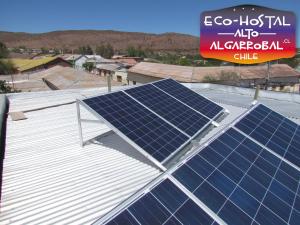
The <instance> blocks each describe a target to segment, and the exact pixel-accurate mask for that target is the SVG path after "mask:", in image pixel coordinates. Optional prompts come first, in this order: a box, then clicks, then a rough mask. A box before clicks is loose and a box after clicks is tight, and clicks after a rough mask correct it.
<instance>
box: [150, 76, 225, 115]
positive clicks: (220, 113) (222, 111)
mask: <svg viewBox="0 0 300 225" xmlns="http://www.w3.org/2000/svg"><path fill="white" fill-rule="evenodd" d="M168 79H171V80H173V81H175V82H177V83H178V84H180V85H183V84H181V83H179V82H178V81H176V80H174V79H172V78H165V79H162V80H157V81H154V82H151V84H154V83H157V82H160V81H163V80H168ZM145 85H146V84H145ZM154 86H155V85H154ZM183 86H185V85H183ZM155 87H156V88H158V89H159V90H161V91H163V92H164V93H166V94H168V95H170V96H172V97H173V98H175V99H176V100H177V101H180V102H181V103H183V104H184V105H186V106H188V107H189V108H191V109H193V110H194V111H196V112H198V113H200V114H201V115H203V116H205V117H207V118H208V119H209V120H212V121H215V120H216V119H217V118H218V117H219V116H220V115H222V114H223V113H225V112H226V109H224V108H223V107H222V110H221V111H220V112H219V113H218V114H217V115H215V116H214V117H213V118H211V119H210V118H209V117H208V116H206V115H204V114H202V113H201V112H199V111H197V110H196V109H194V108H192V107H191V106H189V105H187V104H185V103H184V102H182V101H181V100H179V99H177V98H176V97H175V96H173V95H171V94H169V93H167V92H166V91H164V90H162V89H161V88H159V87H157V86H155ZM185 87H186V86H185ZM186 88H188V87H186ZM195 93H196V94H198V93H197V92H195ZM198 95H200V94H198ZM201 97H203V98H205V99H206V100H208V101H211V102H213V103H215V104H216V105H218V106H220V105H219V104H218V103H217V102H215V101H213V100H211V99H209V98H207V97H205V96H204V95H201Z"/></svg>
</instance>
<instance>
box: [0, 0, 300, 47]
mask: <svg viewBox="0 0 300 225" xmlns="http://www.w3.org/2000/svg"><path fill="white" fill-rule="evenodd" d="M240 4H254V5H261V6H266V7H271V8H275V9H280V10H288V11H293V12H294V13H295V14H296V16H297V20H298V23H297V45H298V46H300V19H299V18H300V10H299V8H300V0H253V1H242V0H239V1H228V0H148V1H145V0H144V1H143V0H127V1H124V0H86V1H75V0H72V1H71V0H1V4H0V6H1V7H0V30H1V31H14V32H30V33H43V32H48V31H54V30H82V29H91V30H119V31H132V32H135V31H136V32H147V33H165V32H178V33H185V34H191V35H195V36H199V35H200V25H199V24H200V23H199V18H200V14H201V12H202V11H206V10H216V9H221V8H225V7H229V6H236V5H240Z"/></svg>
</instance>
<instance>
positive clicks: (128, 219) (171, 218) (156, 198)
mask: <svg viewBox="0 0 300 225" xmlns="http://www.w3.org/2000/svg"><path fill="white" fill-rule="evenodd" d="M106 224H107V225H135V224H143V225H155V224H166V225H182V224H183V225H191V224H195V225H196V224H197V225H199V224H201V225H210V224H213V225H217V224H218V223H217V222H215V221H214V220H213V219H212V218H211V217H210V216H209V215H208V214H207V213H206V212H205V211H203V210H202V209H201V208H200V207H199V206H198V205H197V204H196V203H195V202H194V201H192V200H191V199H190V198H189V197H188V196H187V195H186V194H185V193H184V192H183V191H182V190H180V189H179V188H178V187H177V186H176V185H175V184H174V183H172V181H170V180H169V179H166V180H164V181H162V182H161V183H160V184H158V185H157V186H156V187H155V188H153V189H152V190H151V191H150V192H148V193H147V194H145V195H143V196H142V197H140V198H139V199H138V200H136V201H135V202H133V203H132V204H131V205H130V206H128V207H127V208H125V209H124V210H123V211H121V212H120V213H119V214H118V215H117V216H115V217H114V218H112V219H111V220H110V221H108V222H107V223H106Z"/></svg>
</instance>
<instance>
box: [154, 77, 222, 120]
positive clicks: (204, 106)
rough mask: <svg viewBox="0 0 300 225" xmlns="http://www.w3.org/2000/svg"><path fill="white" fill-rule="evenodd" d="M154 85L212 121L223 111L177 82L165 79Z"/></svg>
mask: <svg viewBox="0 0 300 225" xmlns="http://www.w3.org/2000/svg"><path fill="white" fill-rule="evenodd" d="M153 85H154V86H156V87H158V88H160V89H161V90H163V91H165V92H166V93H168V94H170V95H172V96H173V97H175V98H176V99H178V100H179V101H182V102H184V103H185V104H187V105H188V106H190V107H192V108H193V109H195V110H197V111H198V112H200V113H202V114H203V115H205V116H207V117H209V118H210V119H214V118H215V117H217V116H218V115H219V114H220V113H221V112H222V111H223V108H222V107H221V106H219V105H217V104H216V103H214V102H212V101H210V100H208V99H207V98H205V97H203V96H201V95H199V94H197V93H196V92H194V91H192V90H190V89H189V88H187V87H185V86H183V85H182V84H180V83H178V82H176V81H175V80H172V79H165V80H162V81H158V82H154V83H153Z"/></svg>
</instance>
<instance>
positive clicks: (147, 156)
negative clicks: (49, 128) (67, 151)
mask: <svg viewBox="0 0 300 225" xmlns="http://www.w3.org/2000/svg"><path fill="white" fill-rule="evenodd" d="M97 96H99V95H97ZM76 104H78V107H77V110H79V112H77V116H79V117H78V123H79V134H80V135H81V137H80V139H81V140H82V127H81V121H82V119H81V117H80V116H81V115H80V105H82V106H83V107H84V108H85V109H87V110H88V111H89V112H90V113H91V114H93V115H94V116H95V117H96V118H97V119H99V120H100V121H102V122H103V123H104V124H105V125H106V126H108V127H109V128H110V129H112V130H113V131H114V132H115V133H116V134H117V135H119V136H120V137H121V138H123V139H124V140H125V141H126V142H127V143H129V144H130V145H132V146H133V147H134V148H135V149H137V150H138V151H139V152H140V153H141V154H142V155H144V156H145V157H146V158H147V159H149V160H151V161H152V162H153V163H154V164H155V165H156V166H158V168H160V169H161V170H162V171H165V170H166V167H164V166H163V165H162V163H160V162H159V161H158V160H156V159H155V158H154V157H152V156H151V155H150V154H148V153H147V152H146V151H145V150H144V149H142V148H141V147H140V146H138V145H137V144H136V143H135V142H134V141H132V140H131V139H129V138H128V137H127V136H126V135H125V134H123V133H122V132H121V131H119V129H117V128H116V127H115V126H113V125H112V124H111V123H109V122H108V121H107V120H106V119H104V118H103V117H102V116H101V115H99V114H98V113H96V112H95V111H94V110H93V109H92V108H90V107H89V106H88V105H87V104H85V103H84V102H83V101H82V100H80V99H76Z"/></svg>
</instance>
